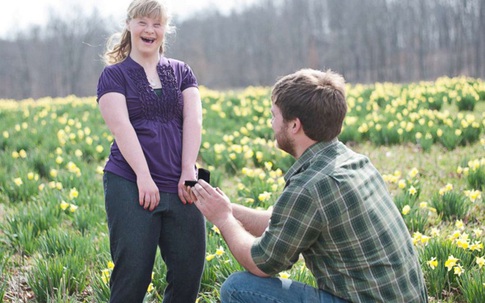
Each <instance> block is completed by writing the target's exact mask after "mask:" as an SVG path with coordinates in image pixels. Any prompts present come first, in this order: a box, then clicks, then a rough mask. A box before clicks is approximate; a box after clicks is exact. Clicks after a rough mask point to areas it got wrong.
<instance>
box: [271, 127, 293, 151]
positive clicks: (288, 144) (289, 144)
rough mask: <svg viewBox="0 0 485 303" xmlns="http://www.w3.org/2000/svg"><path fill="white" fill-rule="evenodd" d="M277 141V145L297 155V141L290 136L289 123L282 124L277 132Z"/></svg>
mask: <svg viewBox="0 0 485 303" xmlns="http://www.w3.org/2000/svg"><path fill="white" fill-rule="evenodd" d="M275 142H276V147H278V148H279V149H281V150H282V151H284V152H287V153H289V154H290V155H292V156H293V157H294V156H295V141H294V140H292V139H291V138H290V137H289V136H288V125H285V126H282V127H281V128H280V130H279V131H278V133H275Z"/></svg>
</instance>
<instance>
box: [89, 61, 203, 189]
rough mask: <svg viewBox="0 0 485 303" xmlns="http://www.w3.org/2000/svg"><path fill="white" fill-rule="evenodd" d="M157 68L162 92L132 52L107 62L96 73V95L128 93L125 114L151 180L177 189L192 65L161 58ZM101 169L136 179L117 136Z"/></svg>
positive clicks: (161, 186)
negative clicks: (135, 59) (151, 80)
mask: <svg viewBox="0 0 485 303" xmlns="http://www.w3.org/2000/svg"><path fill="white" fill-rule="evenodd" d="M157 71H158V76H159V77H160V80H161V82H162V93H161V95H160V97H159V96H157V94H156V93H155V91H154V90H153V89H152V88H151V87H150V84H149V82H148V80H147V77H146V74H145V71H144V69H143V67H142V66H141V65H139V64H138V63H137V62H135V61H134V60H133V59H132V58H131V57H129V56H128V57H127V58H126V59H125V60H124V61H122V62H120V63H117V64H114V65H110V66H106V67H105V68H104V70H103V72H102V73H101V76H100V77H99V82H98V90H97V100H98V101H99V99H100V98H101V96H103V95H104V94H106V93H111V92H116V93H120V94H123V95H124V96H125V97H126V105H127V108H128V115H129V118H130V121H131V124H132V125H133V127H134V129H135V132H136V134H137V136H138V140H139V141H140V145H141V147H142V149H143V152H144V154H145V157H146V160H147V163H148V167H149V169H150V173H151V175H152V178H153V180H154V181H155V183H156V184H157V186H158V188H159V190H160V191H161V192H167V193H177V191H178V190H177V184H178V181H179V178H180V174H181V167H182V129H183V128H182V123H183V106H184V104H183V98H182V91H183V90H185V89H186V88H189V87H198V84H197V79H196V77H195V75H194V73H193V72H192V70H191V69H190V67H189V66H188V65H187V64H185V63H184V62H182V61H179V60H174V59H169V58H165V57H162V58H161V60H160V62H159V64H158V65H157ZM104 170H105V171H107V172H111V173H114V174H116V175H119V176H121V177H123V178H126V179H128V180H130V181H133V182H136V175H135V173H134V171H133V169H131V167H130V165H129V164H128V162H126V160H125V158H124V157H123V155H122V154H121V151H120V150H119V148H118V145H117V144H116V141H114V142H113V144H112V145H111V153H110V155H109V159H108V162H107V163H106V166H105V168H104Z"/></svg>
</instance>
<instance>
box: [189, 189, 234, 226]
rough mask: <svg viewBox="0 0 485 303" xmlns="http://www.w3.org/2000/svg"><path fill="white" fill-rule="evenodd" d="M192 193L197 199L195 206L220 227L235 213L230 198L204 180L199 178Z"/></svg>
mask: <svg viewBox="0 0 485 303" xmlns="http://www.w3.org/2000/svg"><path fill="white" fill-rule="evenodd" d="M192 193H193V194H194V196H195V198H196V199H197V201H195V206H197V208H198V209H199V210H200V212H201V213H202V214H203V215H204V216H205V217H206V218H207V220H209V221H210V222H212V224H214V225H215V226H217V227H218V228H221V227H222V226H223V225H224V224H225V223H226V222H227V221H228V220H229V219H230V218H231V217H232V216H233V215H232V204H231V201H229V198H228V197H227V196H226V194H224V192H222V190H220V189H219V188H214V187H212V186H211V185H210V184H209V183H207V182H205V181H204V180H199V181H198V182H197V184H195V186H194V187H192Z"/></svg>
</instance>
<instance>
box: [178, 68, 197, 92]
mask: <svg viewBox="0 0 485 303" xmlns="http://www.w3.org/2000/svg"><path fill="white" fill-rule="evenodd" d="M198 86H199V84H198V83H197V78H196V77H195V74H194V72H193V71H192V69H191V68H190V66H189V65H188V64H186V63H184V64H183V68H182V85H181V86H180V90H181V91H184V90H185V89H187V88H189V87H198Z"/></svg>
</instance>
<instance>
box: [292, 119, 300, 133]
mask: <svg viewBox="0 0 485 303" xmlns="http://www.w3.org/2000/svg"><path fill="white" fill-rule="evenodd" d="M302 129H303V126H302V124H301V121H300V119H299V118H295V119H293V120H292V121H290V130H291V132H292V133H294V134H296V133H297V132H299V131H300V130H302Z"/></svg>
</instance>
